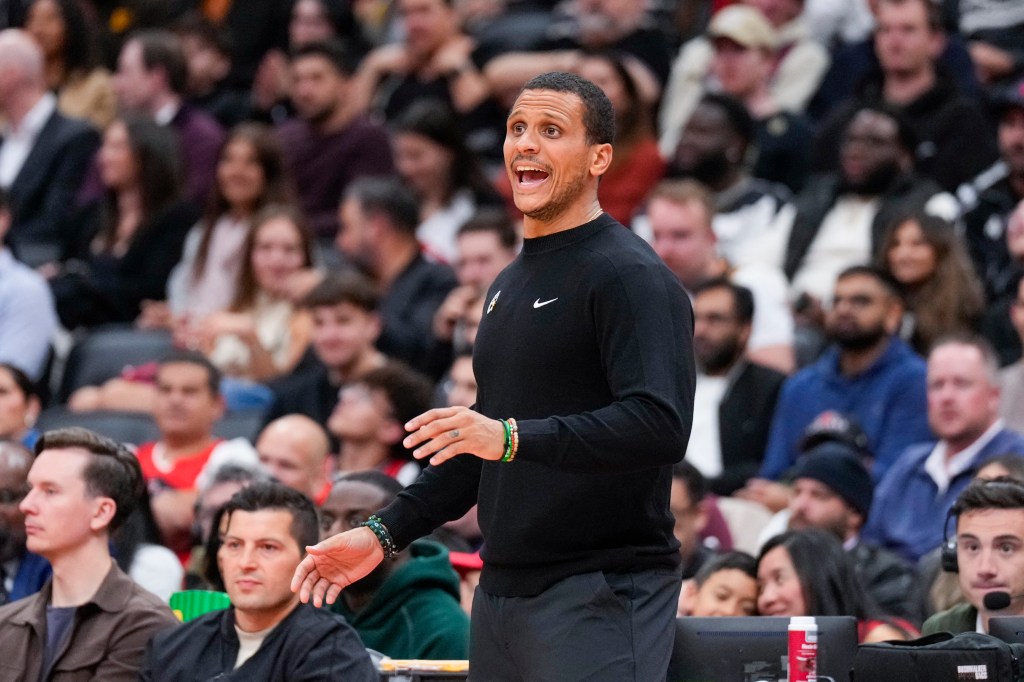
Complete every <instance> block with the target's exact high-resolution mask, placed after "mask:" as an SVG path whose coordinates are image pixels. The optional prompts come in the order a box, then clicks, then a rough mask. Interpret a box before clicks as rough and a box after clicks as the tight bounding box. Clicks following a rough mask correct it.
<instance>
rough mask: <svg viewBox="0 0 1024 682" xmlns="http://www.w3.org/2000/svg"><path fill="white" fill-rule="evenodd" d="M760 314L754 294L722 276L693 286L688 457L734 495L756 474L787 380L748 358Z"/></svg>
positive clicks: (716, 486)
mask: <svg viewBox="0 0 1024 682" xmlns="http://www.w3.org/2000/svg"><path fill="white" fill-rule="evenodd" d="M755 315H756V307H755V305H754V296H753V293H752V291H751V290H750V289H748V288H747V287H744V286H740V285H738V284H735V283H733V282H730V281H729V280H728V279H726V278H724V277H723V278H717V279H711V280H708V281H705V282H703V283H701V284H699V285H697V287H696V289H695V290H694V291H693V325H694V326H693V349H694V356H695V357H696V360H697V391H696V394H695V396H694V405H693V431H691V433H690V442H689V445H688V446H687V449H686V461H687V462H689V463H690V464H692V465H693V466H695V467H697V469H699V470H700V472H701V473H702V474H703V475H704V477H705V478H707V479H708V485H709V487H710V489H711V491H712V492H714V493H715V494H718V495H731V494H732V493H733V492H735V491H736V489H738V488H740V487H741V486H742V485H743V484H744V483H746V481H747V479H748V478H750V477H751V476H753V475H754V474H756V473H757V470H758V468H759V467H760V466H761V460H762V459H763V458H764V446H765V443H766V442H767V440H768V429H769V426H770V425H771V419H772V414H773V413H774V412H775V403H776V401H777V400H778V397H779V389H780V388H781V387H782V382H783V381H785V379H786V376H785V375H784V374H782V373H781V372H777V371H775V370H774V369H770V368H768V367H765V366H763V365H760V364H757V363H755V362H751V361H750V360H749V359H748V358H747V356H746V350H747V347H748V343H749V341H750V338H751V335H752V326H753V322H752V321H753V318H754V316H755Z"/></svg>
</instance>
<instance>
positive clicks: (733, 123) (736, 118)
mask: <svg viewBox="0 0 1024 682" xmlns="http://www.w3.org/2000/svg"><path fill="white" fill-rule="evenodd" d="M702 104H703V105H710V106H713V107H716V108H718V109H719V110H720V111H721V112H722V113H723V114H725V120H726V123H727V124H728V125H729V129H730V130H732V132H733V134H734V135H736V136H737V137H739V138H740V139H741V140H743V145H744V147H747V146H749V145H750V143H751V142H753V141H754V136H755V135H757V125H756V124H755V123H754V119H753V117H751V115H750V112H749V111H748V110H747V107H746V105H744V104H743V102H741V101H739V100H738V99H736V98H735V97H731V96H730V95H725V94H722V93H719V92H709V93H707V94H706V95H704V96H703V97H701V98H700V102H698V104H697V106H701V105H702Z"/></svg>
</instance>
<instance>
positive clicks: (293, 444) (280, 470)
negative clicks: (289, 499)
mask: <svg viewBox="0 0 1024 682" xmlns="http://www.w3.org/2000/svg"><path fill="white" fill-rule="evenodd" d="M328 450H329V446H328V441H327V433H326V432H325V431H324V430H323V427H321V426H320V425H319V424H317V423H316V422H315V421H313V420H312V419H310V418H309V417H307V416H305V415H301V414H289V415H285V416H284V417H281V418H279V419H275V420H274V421H272V422H270V423H269V424H267V426H266V428H264V429H263V432H262V433H260V437H259V438H258V439H256V452H258V453H259V456H260V463H261V464H262V465H263V468H264V469H266V470H267V472H268V473H269V474H270V475H271V476H273V477H274V478H276V479H277V480H279V481H281V483H284V484H285V485H286V486H288V487H289V488H294V489H295V490H298V491H299V492H301V493H304V494H306V495H308V496H309V498H310V499H312V500H313V502H314V503H315V504H316V506H317V507H319V506H320V505H322V504H323V502H324V500H326V499H327V496H328V495H329V494H330V492H331V480H330V470H331V461H330V460H329V459H328V458H327V454H328Z"/></svg>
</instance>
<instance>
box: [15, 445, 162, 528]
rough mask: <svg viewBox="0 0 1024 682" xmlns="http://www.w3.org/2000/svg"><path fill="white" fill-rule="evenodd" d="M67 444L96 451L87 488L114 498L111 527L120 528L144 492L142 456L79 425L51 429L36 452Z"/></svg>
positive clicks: (86, 473)
mask: <svg viewBox="0 0 1024 682" xmlns="http://www.w3.org/2000/svg"><path fill="white" fill-rule="evenodd" d="M64 448H76V449H80V450H85V451H86V452H88V453H90V454H91V455H92V457H91V458H90V461H89V463H88V464H86V465H85V471H83V472H82V480H84V481H85V490H86V492H87V493H88V494H89V495H92V496H93V497H109V498H110V499H112V500H113V501H114V505H115V506H116V510H115V511H114V517H113V518H112V519H111V520H110V526H109V527H108V529H107V530H108V532H113V531H115V530H117V528H119V527H120V526H121V524H122V523H123V522H124V520H125V519H126V518H128V515H129V514H131V513H132V511H133V510H134V509H135V505H136V504H137V503H138V501H139V500H140V499H141V498H142V495H143V492H144V491H143V487H142V485H143V483H142V480H143V479H142V468H141V467H140V466H139V460H138V459H137V458H136V457H135V455H134V454H132V452H131V451H130V450H129V449H128V448H126V447H125V446H124V445H122V444H121V443H118V442H117V441H115V440H112V439H110V438H107V437H106V436H101V435H100V434H98V433H95V432H93V431H90V430H88V429H83V428H81V427H78V426H71V427H68V428H64V429H54V430H52V431H47V432H46V433H44V434H43V435H42V436H40V437H39V440H38V441H36V446H35V452H36V455H37V456H38V455H39V454H41V453H42V452H43V450H57V449H64Z"/></svg>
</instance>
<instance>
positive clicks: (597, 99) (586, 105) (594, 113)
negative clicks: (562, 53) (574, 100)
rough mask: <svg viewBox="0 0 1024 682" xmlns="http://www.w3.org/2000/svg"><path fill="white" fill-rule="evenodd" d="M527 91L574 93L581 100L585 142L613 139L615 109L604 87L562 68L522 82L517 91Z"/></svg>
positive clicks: (603, 142) (598, 142)
mask: <svg viewBox="0 0 1024 682" xmlns="http://www.w3.org/2000/svg"><path fill="white" fill-rule="evenodd" d="M527 90H551V91H553V92H567V93H570V94H573V95H576V96H577V97H579V98H580V101H581V102H582V103H583V127H584V128H585V129H586V131H587V143H588V144H612V143H614V142H615V111H614V110H613V109H612V103H611V101H609V99H608V96H607V95H605V94H604V90H602V89H601V88H599V87H597V86H596V85H594V84H593V83H591V82H590V81H588V80H587V79H586V78H583V77H582V76H578V75H576V74H574V73H566V72H565V71H551V72H549V73H542V74H540V75H539V76H535V77H533V78H531V79H530V80H529V81H527V82H526V85H524V86H523V89H522V90H520V94H522V93H523V92H526V91H527Z"/></svg>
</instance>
